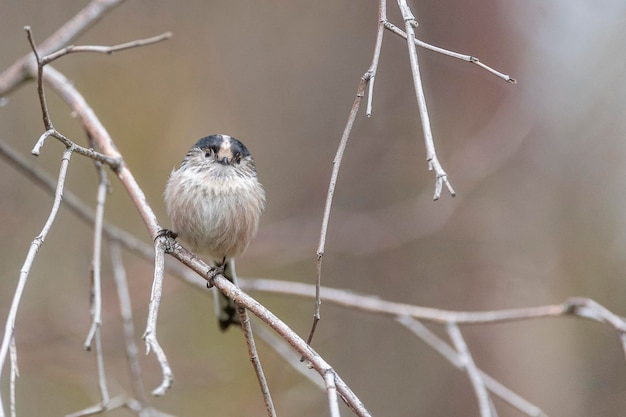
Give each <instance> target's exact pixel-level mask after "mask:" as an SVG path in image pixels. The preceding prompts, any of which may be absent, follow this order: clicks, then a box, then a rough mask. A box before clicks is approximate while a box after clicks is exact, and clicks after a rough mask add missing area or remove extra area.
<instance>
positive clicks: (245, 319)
mask: <svg viewBox="0 0 626 417" xmlns="http://www.w3.org/2000/svg"><path fill="white" fill-rule="evenodd" d="M237 312H238V313H239V319H240V321H241V327H242V328H243V332H244V335H245V338H246V345H247V346H248V356H249V357H250V362H252V366H253V368H254V372H255V374H256V377H257V379H258V380H259V386H260V387H261V393H262V394H263V401H264V402H265V410H266V411H267V415H268V416H269V417H276V410H275V409H274V402H273V401H272V394H271V393H270V388H269V386H268V385H267V380H266V379H265V374H264V373H263V366H261V360H260V359H259V353H258V352H257V350H256V343H255V342H254V334H253V333H252V326H251V325H250V317H249V316H248V313H247V312H246V309H245V308H244V307H241V306H237Z"/></svg>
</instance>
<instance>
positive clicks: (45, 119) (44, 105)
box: [24, 26, 54, 145]
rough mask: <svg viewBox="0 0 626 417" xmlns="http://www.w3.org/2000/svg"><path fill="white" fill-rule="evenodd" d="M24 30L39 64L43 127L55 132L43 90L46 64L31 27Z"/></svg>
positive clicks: (39, 89) (38, 91) (38, 78)
mask: <svg viewBox="0 0 626 417" xmlns="http://www.w3.org/2000/svg"><path fill="white" fill-rule="evenodd" d="M24 30H25V31H26V37H27V38H28V43H29V44H30V47H31V49H32V50H33V54H34V55H35V62H36V63H37V94H38V95H39V105H40V106H41V115H42V118H43V125H44V127H45V129H46V131H51V130H54V126H52V122H51V121H50V113H49V112H48V102H47V101H46V94H45V90H44V88H43V76H42V74H43V67H44V64H43V63H42V61H41V56H40V55H39V53H38V52H37V46H36V45H35V40H34V39H33V32H32V31H31V30H30V26H24ZM39 142H41V143H42V145H43V140H41V139H40V140H39V141H38V143H39Z"/></svg>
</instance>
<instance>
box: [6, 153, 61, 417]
mask: <svg viewBox="0 0 626 417" xmlns="http://www.w3.org/2000/svg"><path fill="white" fill-rule="evenodd" d="M72 151H73V149H72V148H71V147H70V148H67V149H66V150H65V152H63V158H62V160H61V168H60V170H59V178H58V181H57V187H56V191H55V194H54V201H53V203H52V209H51V210H50V215H49V216H48V220H46V223H45V224H44V226H43V229H41V232H40V233H39V235H38V236H37V237H36V238H35V239H34V240H33V241H32V243H31V244H30V249H29V250H28V254H27V255H26V259H25V260H24V264H23V265H22V269H21V270H20V276H19V279H18V282H17V288H16V289H15V293H14V294H13V300H12V301H11V307H10V309H9V315H8V316H7V320H6V325H5V328H4V336H3V339H2V345H1V346H0V375H2V368H3V367H4V363H5V362H6V357H7V352H8V350H9V346H10V345H12V344H13V343H15V342H14V332H15V319H16V317H17V310H18V308H19V304H20V301H21V299H22V295H23V293H24V288H25V287H26V281H27V280H28V275H29V274H30V269H31V267H32V265H33V262H34V261H35V256H36V255H37V251H38V250H39V248H40V247H41V245H43V242H44V241H45V239H46V236H48V232H49V231H50V229H51V228H52V224H53V223H54V220H55V219H56V216H57V213H58V211H59V207H60V205H61V199H62V196H63V187H64V186H65V177H66V175H67V168H68V167H69V162H70V158H71V157H72ZM16 357H17V355H16V354H12V355H11V359H12V360H11V375H12V377H11V380H12V381H13V382H14V381H15V376H17V363H16V362H14V359H15V358H16ZM11 390H12V392H14V390H15V387H11ZM0 417H4V406H3V404H2V395H0Z"/></svg>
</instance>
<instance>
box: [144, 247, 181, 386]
mask: <svg viewBox="0 0 626 417" xmlns="http://www.w3.org/2000/svg"><path fill="white" fill-rule="evenodd" d="M167 244H168V241H167V238H166V237H164V236H159V237H157V239H156V241H155V248H154V249H155V254H154V280H153V281H152V292H151V295H150V305H149V306H148V323H147V325H146V331H145V333H144V335H143V338H144V340H145V342H146V354H148V353H150V350H152V351H154V354H155V356H156V358H157V361H158V362H159V364H160V365H161V372H162V374H163V380H162V382H161V385H159V386H158V387H157V388H155V389H154V390H153V391H152V395H155V396H161V395H164V394H165V392H166V391H167V390H168V389H170V387H171V386H172V383H173V382H174V375H173V374H172V369H171V368H170V365H169V362H168V361H167V357H166V356H165V352H164V351H163V348H162V347H161V345H160V344H159V341H158V339H157V336H156V332H157V318H158V314H159V304H160V302H161V294H162V292H163V276H164V273H165V251H166V245H167Z"/></svg>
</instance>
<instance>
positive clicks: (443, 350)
mask: <svg viewBox="0 0 626 417" xmlns="http://www.w3.org/2000/svg"><path fill="white" fill-rule="evenodd" d="M396 321H397V322H398V323H400V324H402V325H403V326H404V327H405V328H407V329H408V330H409V331H411V332H412V333H413V334H414V335H415V336H417V337H418V338H419V339H420V340H421V341H422V342H424V343H426V344H427V345H428V346H430V347H431V348H433V349H434V350H435V351H436V352H437V353H439V354H440V355H441V356H442V357H443V358H445V359H446V360H447V361H448V362H450V363H451V364H452V365H453V366H454V367H455V368H457V369H460V370H463V366H464V364H463V361H462V360H461V358H460V357H459V354H458V352H457V351H455V350H454V349H453V348H452V347H450V345H449V344H448V343H446V342H445V341H443V340H442V339H441V338H440V337H439V336H437V335H436V334H435V333H433V332H432V331H430V330H429V329H428V328H427V327H426V326H424V325H423V324H422V323H421V322H419V321H418V320H415V319H414V318H412V317H408V316H399V317H396ZM478 372H479V374H480V377H481V378H482V380H483V383H484V384H485V387H487V389H489V391H491V392H492V393H493V394H495V395H497V396H498V397H500V398H501V399H502V400H504V401H505V402H507V403H508V404H509V405H510V406H512V407H515V408H516V409H517V410H519V411H520V412H522V413H525V414H526V415H528V416H531V417H547V415H546V414H545V413H544V412H543V411H542V410H541V409H540V408H539V407H537V406H536V405H534V404H532V403H530V402H528V401H527V400H525V399H524V398H522V397H520V396H519V395H518V394H517V393H515V392H513V391H511V390H510V389H508V388H507V387H505V386H504V385H502V384H501V383H500V382H498V381H496V380H495V379H494V378H492V377H491V376H489V375H488V374H486V373H485V372H483V371H481V370H480V369H479V370H478Z"/></svg>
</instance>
